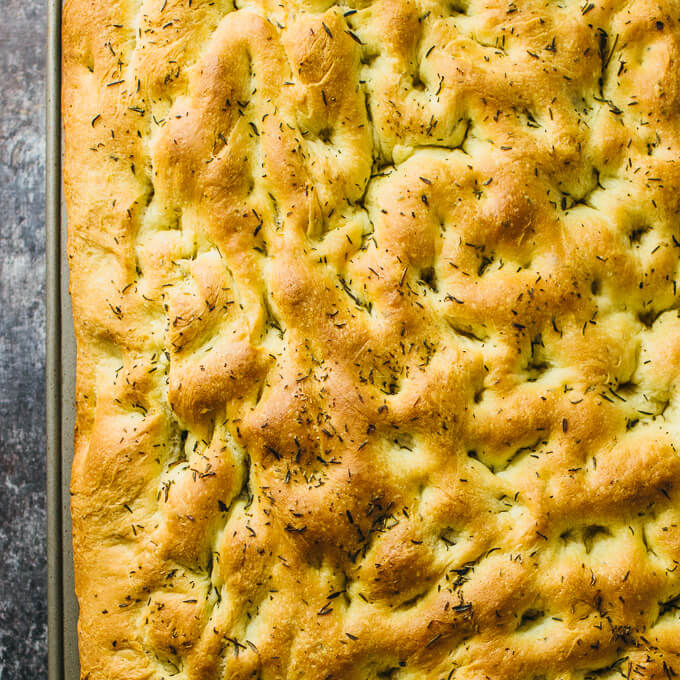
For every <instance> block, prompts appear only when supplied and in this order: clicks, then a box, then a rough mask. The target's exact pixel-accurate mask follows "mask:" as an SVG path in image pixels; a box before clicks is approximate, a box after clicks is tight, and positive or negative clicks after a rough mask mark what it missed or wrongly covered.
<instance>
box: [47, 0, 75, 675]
mask: <svg viewBox="0 0 680 680" xmlns="http://www.w3.org/2000/svg"><path fill="white" fill-rule="evenodd" d="M60 89H61V0H47V92H46V95H47V96H46V113H45V118H46V128H47V139H46V163H45V170H46V172H45V193H46V210H45V218H46V221H45V234H46V242H45V255H46V263H47V287H46V288H47V298H46V308H47V332H46V338H47V346H46V353H47V361H46V386H47V389H46V402H47V403H46V407H47V408H46V413H47V601H48V606H47V624H48V678H49V680H77V679H78V678H79V677H80V664H79V662H78V642H77V634H76V623H77V619H78V605H77V602H76V597H75V591H74V586H73V555H72V549H71V521H70V518H71V515H70V511H69V493H68V486H69V477H70V471H71V461H72V459H73V425H74V419H75V405H74V397H75V340H74V337H73V325H72V323H71V304H70V298H69V295H68V270H67V265H66V257H65V256H64V252H63V251H64V247H65V244H66V219H65V216H64V212H63V206H62V192H61V93H60Z"/></svg>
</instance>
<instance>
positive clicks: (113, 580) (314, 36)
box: [63, 0, 680, 680]
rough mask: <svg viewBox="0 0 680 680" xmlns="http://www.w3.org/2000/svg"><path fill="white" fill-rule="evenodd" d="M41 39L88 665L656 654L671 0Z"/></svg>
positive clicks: (672, 152) (664, 422) (670, 198)
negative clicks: (62, 243) (57, 98)
mask: <svg viewBox="0 0 680 680" xmlns="http://www.w3.org/2000/svg"><path fill="white" fill-rule="evenodd" d="M63 47H64V74H63V75H64V90H63V114H64V125H65V134H66V151H65V170H64V182H65V191H66V201H67V206H68V218H69V243H68V257H69V264H70V270H71V292H72V296H73V307H74V318H75V328H76V335H77V340H78V379H77V431H76V457H75V461H74V465H73V478H72V514H73V525H74V552H75V568H76V581H77V594H78V599H79V602H80V607H81V614H80V624H79V636H80V655H81V662H82V669H83V671H82V677H84V678H89V680H160V679H161V678H164V679H166V680H167V679H169V678H178V679H183V680H214V679H217V678H225V679H229V680H245V679H247V678H253V679H259V680H274V679H281V680H322V679H327V680H331V679H333V680H374V679H378V678H391V679H392V680H452V679H453V680H485V679H489V680H541V679H543V680H557V679H562V680H587V679H594V678H602V679H604V680H613V679H614V678H620V677H624V678H627V679H629V680H630V679H638V678H648V679H659V680H672V678H674V677H677V676H680V616H679V613H680V612H679V608H680V569H679V568H678V564H679V561H680V457H679V456H680V454H679V451H678V447H679V445H680V398H679V394H680V319H679V318H678V308H679V307H680V304H679V302H680V298H679V297H678V291H677V287H676V280H677V276H678V265H679V263H680V218H679V213H680V165H679V164H678V160H679V158H680V70H679V67H680V2H677V1H675V0H673V1H671V0H635V1H634V2H633V1H630V0H629V1H623V0H593V1H592V2H587V1H585V2H584V1H581V0H514V1H512V2H511V1H509V0H441V1H437V0H374V1H373V2H370V1H368V0H359V1H358V2H354V1H353V0H352V1H349V0H348V4H333V3H332V2H329V1H328V0H308V1H302V0H281V1H280V2H273V1H272V0H238V2H237V3H236V5H233V4H232V2H231V1H229V0H108V1H104V0H66V2H65V7H64V33H63Z"/></svg>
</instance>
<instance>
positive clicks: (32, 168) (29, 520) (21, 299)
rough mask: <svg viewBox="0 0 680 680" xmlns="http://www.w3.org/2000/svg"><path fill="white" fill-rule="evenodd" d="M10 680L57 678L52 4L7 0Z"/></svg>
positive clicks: (1, 509)
mask: <svg viewBox="0 0 680 680" xmlns="http://www.w3.org/2000/svg"><path fill="white" fill-rule="evenodd" d="M0 17H2V20H0V216H1V217H0V680H10V678H11V679H12V680H29V678H30V680H34V679H38V678H44V677H46V675H47V612H46V597H47V596H46V564H45V403H44V391H45V381H44V368H45V306H44V295H45V262H44V254H45V249H44V238H45V232H44V215H45V212H44V168H45V153H44V137H45V128H44V124H45V117H44V87H45V81H44V74H45V4H44V2H43V0H0Z"/></svg>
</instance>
